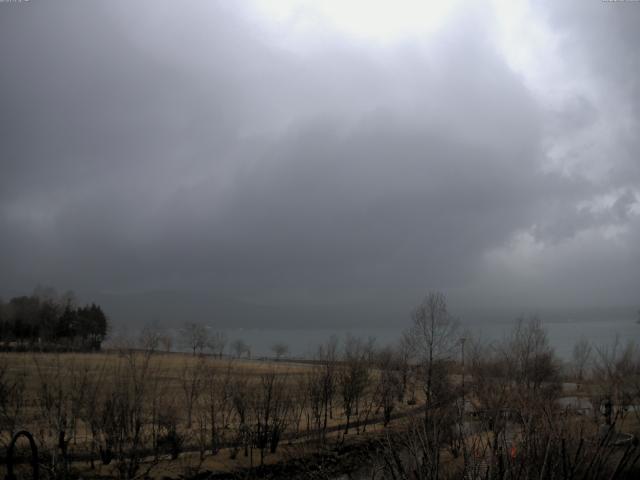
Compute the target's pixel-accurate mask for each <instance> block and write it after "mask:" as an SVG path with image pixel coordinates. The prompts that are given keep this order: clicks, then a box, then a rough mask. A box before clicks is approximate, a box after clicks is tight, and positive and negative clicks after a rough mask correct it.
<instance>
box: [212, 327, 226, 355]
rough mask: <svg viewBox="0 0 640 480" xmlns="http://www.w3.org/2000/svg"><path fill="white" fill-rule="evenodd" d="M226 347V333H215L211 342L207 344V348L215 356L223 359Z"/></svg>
mask: <svg viewBox="0 0 640 480" xmlns="http://www.w3.org/2000/svg"><path fill="white" fill-rule="evenodd" d="M226 346H227V336H226V335H225V334H224V332H215V333H214V334H213V335H211V336H210V337H209V340H208V342H207V348H208V349H209V351H210V352H211V353H212V354H213V355H216V356H217V357H218V358H222V355H223V354H224V349H225V347H226Z"/></svg>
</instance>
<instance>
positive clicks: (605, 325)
mask: <svg viewBox="0 0 640 480" xmlns="http://www.w3.org/2000/svg"><path fill="white" fill-rule="evenodd" d="M514 325H515V322H499V323H498V322H496V323H487V322H483V323H482V324H465V323H464V322H463V323H461V332H462V331H467V332H469V333H470V334H471V335H472V336H474V337H476V338H480V339H481V340H482V341H484V342H494V341H499V340H502V339H503V338H504V337H505V336H507V335H509V334H510V332H511V331H512V329H513V327H514ZM407 326H408V323H407V324H403V325H398V326H394V327H391V326H390V327H372V328H362V327H354V328H343V329H335V328H333V329H257V328H252V329H225V330H223V331H224V332H225V333H226V335H227V337H228V339H229V342H232V341H234V340H236V339H242V340H244V341H245V342H246V343H248V344H249V345H251V347H252V354H253V356H267V355H271V352H270V347H271V345H273V344H274V343H276V342H284V343H286V344H287V345H288V346H289V349H290V354H291V355H292V356H311V355H312V354H313V352H315V351H316V349H317V347H318V345H320V344H322V343H323V342H325V341H327V340H328V339H329V338H330V337H331V336H332V335H336V336H337V337H338V339H339V340H340V341H342V340H344V338H345V337H346V336H347V335H354V336H358V337H362V338H365V339H366V338H368V337H375V339H376V343H377V344H378V345H386V344H391V343H394V342H396V341H397V340H398V339H399V338H400V336H401V334H402V331H403V330H404V329H406V328H407ZM543 326H544V328H545V329H546V330H547V332H548V336H549V341H550V343H551V345H552V346H553V347H554V348H555V350H556V353H557V354H558V355H559V356H560V357H561V358H563V359H569V358H570V357H571V352H572V350H573V346H574V344H575V343H576V342H578V341H579V340H580V339H581V338H583V337H584V338H586V339H587V340H588V341H590V342H592V343H593V344H594V345H596V346H602V347H609V348H611V347H612V346H613V344H614V342H615V341H616V338H617V339H618V340H619V341H620V342H621V343H622V344H626V343H627V341H629V340H633V341H636V342H638V343H640V324H638V323H636V322H635V319H626V320H625V319H620V320H602V321H598V320H589V321H566V322H543Z"/></svg>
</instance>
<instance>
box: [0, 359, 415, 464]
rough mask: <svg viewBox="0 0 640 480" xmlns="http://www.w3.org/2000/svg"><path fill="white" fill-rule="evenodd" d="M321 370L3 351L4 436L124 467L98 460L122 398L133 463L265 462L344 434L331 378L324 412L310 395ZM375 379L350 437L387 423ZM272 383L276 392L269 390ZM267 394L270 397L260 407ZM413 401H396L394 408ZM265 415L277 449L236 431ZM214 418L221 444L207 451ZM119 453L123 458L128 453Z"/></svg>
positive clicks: (73, 458)
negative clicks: (274, 426) (18, 435)
mask: <svg viewBox="0 0 640 480" xmlns="http://www.w3.org/2000/svg"><path fill="white" fill-rule="evenodd" d="M322 369H323V366H322V365H313V364H306V363H295V362H287V361H267V360H261V361H254V360H245V359H230V358H214V357H212V356H193V355H190V354H181V353H154V354H151V355H149V354H147V353H145V352H134V351H127V352H118V351H111V352H104V353H62V354H51V353H3V354H1V355H0V372H1V375H2V384H3V385H4V386H5V387H4V389H5V390H7V391H8V392H9V394H8V395H7V396H6V398H5V399H4V400H2V401H3V405H2V432H1V433H2V443H3V445H5V446H6V445H7V444H8V443H9V440H10V435H11V432H15V431H17V430H21V429H25V430H28V431H30V432H31V433H33V435H34V437H35V438H36V441H37V443H38V445H39V447H40V452H41V455H45V456H46V457H47V458H48V459H49V460H48V461H49V462H53V463H56V462H57V463H59V462H60V461H61V456H62V454H63V451H64V455H65V456H66V457H67V458H68V465H67V466H65V468H68V469H74V470H77V471H80V472H84V475H86V474H92V475H109V476H111V475H113V476H127V475H124V474H123V472H121V471H117V469H116V465H115V464H116V462H113V461H112V462H109V464H108V465H103V463H105V462H101V461H100V452H101V450H103V449H106V448H107V447H108V446H109V445H110V444H109V442H110V438H111V437H110V435H112V433H111V432H110V431H109V428H112V427H109V426H110V425H112V424H111V423H109V419H108V418H106V417H107V416H109V415H113V414H114V410H112V409H111V410H110V409H109V406H110V405H112V404H113V403H114V402H120V403H124V404H126V405H125V407H126V408H125V407H123V408H125V410H122V411H123V412H125V413H126V415H132V416H135V417H136V420H135V421H137V422H139V424H140V425H139V427H140V428H139V429H138V430H135V425H133V424H130V423H129V424H127V423H126V422H125V425H124V426H123V427H122V432H123V433H122V435H124V436H125V437H127V438H126V439H124V440H122V447H123V448H124V447H126V448H132V449H138V450H140V451H141V453H139V455H138V456H139V457H140V458H139V460H138V461H139V463H140V466H139V467H138V468H143V469H144V470H145V472H146V470H149V471H148V472H146V473H147V474H148V475H151V476H158V477H164V476H170V477H171V476H180V475H184V474H185V473H193V472H195V471H196V469H198V468H205V469H207V470H210V471H232V470H235V469H238V468H246V467H248V466H255V465H256V464H258V463H265V464H269V463H273V462H276V461H280V460H282V459H283V458H290V457H292V456H293V457H295V456H299V455H302V454H304V453H305V451H306V447H305V445H306V444H308V443H309V442H311V443H314V442H317V441H318V440H319V438H320V436H322V437H323V438H324V439H325V440H326V439H330V440H331V441H344V437H345V435H344V433H343V429H344V424H345V423H346V417H345V414H344V413H345V412H344V411H343V409H342V408H341V405H340V401H339V394H338V393H337V391H335V390H336V389H337V387H336V386H334V387H333V388H334V392H333V394H332V399H331V400H330V402H331V403H330V404H328V405H327V408H328V409H327V411H326V412H324V414H323V413H322V412H320V411H318V408H319V406H318V405H317V404H316V405H315V407H314V405H312V403H311V402H310V401H309V398H308V397H309V388H310V386H309V385H310V382H312V381H313V380H312V379H313V378H314V375H316V376H317V375H320V374H322ZM378 379H379V373H378V372H377V371H376V370H375V369H372V370H371V373H370V377H369V382H368V385H367V386H366V390H365V392H364V393H363V398H362V399H361V406H360V411H358V412H356V414H352V417H351V423H352V424H353V423H362V426H360V425H358V427H357V428H354V427H352V428H351V430H350V432H351V433H350V436H346V437H347V438H354V437H356V436H357V435H358V434H360V433H364V434H366V433H371V432H375V431H379V430H380V429H382V428H383V427H382V425H381V421H380V405H379V403H378V399H377V397H376V395H377V391H376V384H377V381H378ZM333 381H335V378H334V379H333ZM268 382H272V387H273V391H269V390H268V389H267V387H268V385H269V383H268ZM267 401H270V402H273V405H272V406H266V405H267V404H266V402H267ZM110 402H111V403H110ZM119 405H120V404H119ZM265 408H266V409H269V408H271V412H268V411H265ZM414 408H415V407H410V406H408V405H406V402H405V403H398V406H397V407H396V408H395V411H394V415H395V416H396V417H397V416H398V415H402V414H403V412H405V411H408V410H411V409H414ZM213 410H215V412H214V411H213ZM265 414H266V416H267V417H268V416H269V415H271V416H272V418H273V417H276V418H278V419H277V420H276V421H277V422H279V423H278V428H280V429H281V432H280V435H281V437H282V439H281V440H282V441H281V443H280V447H279V448H278V449H277V450H276V451H270V449H268V448H265V447H262V449H257V448H256V444H255V441H254V440H252V441H249V440H247V439H246V438H245V437H243V436H242V435H243V434H242V432H243V431H244V430H243V429H244V428H245V427H244V425H250V426H251V428H253V429H254V430H255V429H256V428H260V427H255V425H258V424H260V422H263V423H264V425H267V424H269V422H271V421H272V420H270V419H269V420H266V419H264V418H263V417H264V416H265ZM278 416H279V417H278ZM365 422H367V423H368V425H365ZM214 424H216V428H217V430H216V435H217V437H216V442H217V446H216V447H215V448H214V449H213V450H212V441H213V440H212V434H213V428H212V426H213V425H214ZM265 428H266V427H265ZM270 428H271V427H270ZM319 430H322V432H320V431H319ZM60 432H63V444H64V448H63V447H61V445H62V444H61V442H60ZM253 434H254V435H255V432H254V433H253ZM122 435H121V436H122ZM135 435H137V436H138V437H139V438H136V437H135ZM172 435H173V436H172ZM132 436H133V439H132V438H131V437H132ZM174 437H179V445H178V447H177V449H178V450H179V451H180V452H181V453H180V454H176V455H174V457H175V458H171V448H170V446H169V447H167V445H171V439H172V438H174ZM162 442H165V443H162ZM173 445H176V442H174V443H173ZM111 447H112V448H113V449H114V450H117V448H116V447H114V446H113V445H111ZM216 450H217V451H216ZM214 451H215V454H213V453H214ZM117 453H118V452H114V455H115V454H117ZM121 454H122V455H123V456H124V457H126V455H127V452H125V451H123V452H121Z"/></svg>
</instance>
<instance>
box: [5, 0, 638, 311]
mask: <svg viewBox="0 0 640 480" xmlns="http://www.w3.org/2000/svg"><path fill="white" fill-rule="evenodd" d="M632 6H634V7H635V5H632ZM0 7H1V8H2V16H0V44H2V45H4V49H3V51H4V53H3V64H4V65H5V68H2V69H1V70H0V158H1V160H0V162H1V164H0V165H1V170H2V175H0V230H1V231H2V232H3V236H2V239H1V240H0V268H1V269H2V271H3V272H5V273H4V274H3V275H2V277H1V278H0V291H1V292H4V293H5V294H6V293H13V292H16V291H20V290H25V289H30V288H31V287H32V286H33V285H35V284H36V283H51V284H54V285H57V286H59V287H60V288H67V287H69V288H75V289H77V290H80V291H93V292H96V291H121V292H130V291H140V290H153V289H178V290H194V289H197V290H207V291H225V292H228V291H230V292H232V294H233V295H238V296H254V297H255V298H266V297H267V296H269V295H271V293H273V292H280V293H279V294H278V295H279V296H278V298H280V299H281V300H282V299H284V300H286V299H287V292H289V293H291V295H292V298H293V293H292V292H296V291H300V290H303V291H307V292H312V293H311V294H310V296H311V297H313V296H314V295H316V294H314V293H313V292H329V291H330V292H333V293H332V294H331V295H333V297H334V298H337V297H340V296H341V295H342V296H344V295H346V296H347V297H348V296H349V294H344V293H336V292H340V291H341V292H352V295H353V296H354V298H356V297H357V298H358V301H361V300H362V295H361V293H358V292H363V291H368V289H369V290H370V291H375V292H381V291H382V292H384V291H396V292H398V291H400V292H410V294H409V293H406V294H402V293H401V294H400V296H402V295H405V296H407V297H408V296H411V295H414V294H415V292H418V291H421V290H423V289H425V288H440V289H445V290H446V291H448V292H450V293H451V295H453V297H454V298H455V299H456V300H458V301H460V302H462V303H473V302H477V301H479V299H480V298H485V299H496V301H497V302H501V301H505V297H510V298H509V302H515V303H518V302H521V303H526V304H530V302H540V303H555V304H558V303H560V304H561V303H563V302H566V303H569V304H574V303H578V304H581V303H589V302H590V301H591V299H592V298H594V297H593V292H594V291H597V292H598V296H599V297H602V298H601V300H602V301H603V302H608V303H612V302H626V303H632V302H636V301H637V298H636V294H637V291H636V290H635V289H634V287H633V283H632V282H634V281H636V280H638V274H637V273H636V270H637V269H636V268H634V266H635V265H637V263H635V264H634V263H633V262H632V261H630V260H632V259H636V260H637V259H638V256H639V254H640V249H639V248H638V247H637V245H640V242H638V241H637V240H639V239H640V238H639V237H640V225H639V223H640V222H639V220H638V217H639V215H640V208H639V206H638V205H639V204H638V195H639V192H640V182H639V179H640V175H638V170H637V169H638V163H637V152H638V140H637V135H636V134H634V133H633V131H634V130H633V127H634V126H637V125H638V98H639V93H640V92H639V90H638V83H637V82H638V80H637V79H638V78H640V72H639V71H638V61H637V58H636V57H635V56H634V55H633V53H632V52H633V48H634V45H636V44H637V41H636V40H637V36H638V33H637V29H635V27H634V25H637V20H638V16H639V13H640V8H636V9H634V10H631V8H626V13H618V12H614V11H613V9H612V8H609V7H606V8H608V10H606V11H604V13H603V9H604V8H605V7H603V6H602V4H598V5H597V6H595V5H594V6H588V7H585V6H583V5H580V7H579V8H578V4H574V5H573V8H571V9H566V8H564V7H557V6H556V4H555V3H554V4H551V5H549V6H547V7H545V8H544V9H541V10H540V15H541V18H544V19H545V21H546V22H548V25H549V26H550V27H549V28H551V29H552V30H553V31H554V32H558V33H559V35H562V36H563V37H562V38H563V39H564V42H565V43H562V45H568V47H567V48H566V49H564V48H563V50H562V51H563V55H565V56H566V58H563V60H562V61H563V62H564V63H565V64H566V65H568V66H571V65H576V66H577V67H579V68H580V70H579V72H580V75H582V76H583V77H582V78H581V80H582V81H583V83H584V84H585V85H587V86H588V87H585V91H583V92H580V91H578V92H575V93H572V95H571V96H568V97H566V98H563V99H561V100H560V101H556V102H555V103H554V105H553V106H552V108H550V107H549V105H548V102H547V103H545V101H544V99H541V98H540V96H539V93H538V92H535V91H532V90H531V89H530V88H529V86H528V85H527V83H526V81H525V80H524V79H523V77H522V75H520V74H519V73H518V72H516V71H514V69H513V68H512V67H511V66H510V65H509V63H508V61H507V60H506V59H505V58H504V56H503V55H502V53H501V51H500V50H499V49H498V48H496V46H495V44H494V43H492V42H491V41H490V33H489V30H490V28H491V25H490V19H487V18H485V17H484V16H482V17H481V19H482V20H484V21H485V23H483V22H479V21H478V15H480V14H479V13H478V12H474V11H472V12H463V11H461V12H458V13H457V14H456V15H454V16H453V17H452V18H451V19H450V21H449V23H448V24H447V25H446V26H445V27H444V28H443V29H442V30H441V31H439V32H438V33H436V34H435V35H434V36H433V37H432V38H430V39H429V41H425V42H420V41H417V42H412V41H409V40H406V41H404V42H399V43H396V44H393V45H392V46H388V47H385V48H382V47H377V46H375V45H365V44H363V43H362V42H356V41H353V40H349V39H348V38H347V37H339V36H337V34H335V35H334V36H331V35H329V34H328V35H329V37H328V39H327V46H326V47H324V48H314V49H310V50H309V51H308V52H306V53H301V52H300V51H296V50H295V49H287V48H283V46H282V44H281V43H279V42H278V41H277V39H276V38H274V36H273V33H272V32H271V31H270V30H269V29H267V28H264V26H261V25H260V24H256V22H254V21H252V20H251V18H252V17H250V16H247V15H246V12H245V11H243V10H240V9H239V8H231V7H229V6H227V7H224V6H222V5H220V4H217V3H212V2H196V1H194V2H180V3H179V4H178V3H171V2H136V3H135V4H131V3H130V2H110V3H109V4H98V3H94V2H74V1H67V2H56V3H55V4H53V3H52V2H38V1H35V0H34V1H32V2H29V3H28V4H21V5H11V4H7V5H0ZM630 18H634V19H635V20H636V23H634V22H633V21H632V20H631V19H630ZM486 22H488V24H487V23H486ZM620 79H623V80H624V81H620ZM616 85H618V87H619V88H616ZM625 105H628V107H629V108H627V109H625V108H624V106H625ZM616 112H625V115H626V117H625V118H615V117H614V118H613V120H614V123H611V120H612V117H611V115H613V114H615V113H616ZM599 135H602V138H600V137H599ZM558 145H560V146H561V148H560V147H558ZM554 148H555V149H556V151H558V152H561V153H557V154H555V157H554V162H555V163H553V165H554V166H553V168H549V167H548V165H549V156H550V153H549V152H550V151H554V150H553V149H554ZM602 154H606V155H607V158H606V159H604V160H602V162H603V164H605V167H604V169H603V170H602V171H601V170H599V168H600V167H601V164H600V163H599V161H598V155H602ZM589 169H593V171H594V172H596V173H591V174H587V173H588V172H591V170H589ZM602 172H604V173H602ZM576 265H577V266H576ZM595 272H606V273H607V278H606V279H604V280H603V279H602V277H600V279H599V280H598V281H597V282H595V281H593V280H591V278H590V276H589V275H590V274H591V273H595ZM532 278H535V281H532V280H531V279H532ZM567 282H572V283H571V286H570V287H567V286H566V285H567ZM635 284H636V285H637V283H635ZM323 295H324V294H320V293H317V296H318V297H322V298H324V297H323ZM375 295H377V294H375ZM364 297H365V298H366V294H365V295H364ZM412 298H413V297H412ZM284 300H283V301H284ZM325 300H326V298H325Z"/></svg>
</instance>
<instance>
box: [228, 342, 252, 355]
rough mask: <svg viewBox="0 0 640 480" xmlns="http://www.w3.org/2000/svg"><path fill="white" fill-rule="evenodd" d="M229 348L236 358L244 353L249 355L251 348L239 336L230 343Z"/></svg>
mask: <svg viewBox="0 0 640 480" xmlns="http://www.w3.org/2000/svg"><path fill="white" fill-rule="evenodd" d="M231 348H232V349H233V352H234V353H235V356H236V358H240V357H242V356H243V355H245V354H246V355H247V358H249V357H250V356H251V348H250V347H249V345H247V344H246V343H245V342H244V340H242V339H240V338H239V339H237V340H235V341H234V342H233V343H232V344H231Z"/></svg>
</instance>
